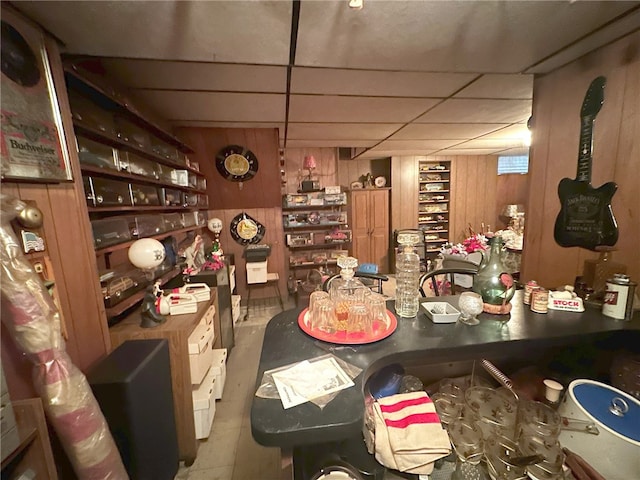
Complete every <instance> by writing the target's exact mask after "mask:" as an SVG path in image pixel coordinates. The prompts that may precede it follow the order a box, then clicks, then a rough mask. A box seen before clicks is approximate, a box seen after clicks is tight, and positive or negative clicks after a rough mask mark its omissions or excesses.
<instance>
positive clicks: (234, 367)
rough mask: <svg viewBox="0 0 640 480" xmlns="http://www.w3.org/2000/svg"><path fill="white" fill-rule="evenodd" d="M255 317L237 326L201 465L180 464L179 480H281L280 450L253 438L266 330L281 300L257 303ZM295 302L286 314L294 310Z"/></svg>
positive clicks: (201, 450) (198, 462)
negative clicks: (254, 406)
mask: <svg viewBox="0 0 640 480" xmlns="http://www.w3.org/2000/svg"><path fill="white" fill-rule="evenodd" d="M251 303H252V305H251V314H250V316H249V318H248V319H247V320H246V321H243V320H242V319H243V318H244V317H243V315H244V311H243V312H241V315H240V319H239V320H238V322H237V323H236V326H235V341H236V344H235V347H234V348H233V350H232V352H231V355H230V356H229V358H228V360H227V377H226V382H225V386H224V392H223V394H222V399H221V400H218V401H217V404H216V413H215V416H214V419H213V427H212V428H211V434H210V436H209V438H208V439H206V440H201V441H200V446H199V447H198V455H197V457H196V461H195V462H194V463H193V465H191V466H190V467H188V468H187V467H185V466H184V464H182V463H181V465H180V470H179V471H178V475H176V477H175V479H176V480H280V479H281V473H280V450H279V449H277V448H266V447H263V446H261V445H259V444H257V443H256V442H255V441H254V440H253V437H252V436H251V417H250V415H251V402H252V399H253V394H254V388H255V381H256V373H257V369H258V362H259V361H260V351H261V350H262V339H263V337H264V329H265V326H266V325H267V323H268V322H269V320H270V319H271V318H272V317H273V316H274V315H276V314H278V313H279V312H280V311H281V310H280V306H279V305H278V304H277V300H276V299H265V300H264V301H262V302H258V301H256V302H255V303H254V302H253V300H252V302H251ZM293 307H294V303H293V300H290V301H289V302H287V303H285V308H287V309H288V308H293Z"/></svg>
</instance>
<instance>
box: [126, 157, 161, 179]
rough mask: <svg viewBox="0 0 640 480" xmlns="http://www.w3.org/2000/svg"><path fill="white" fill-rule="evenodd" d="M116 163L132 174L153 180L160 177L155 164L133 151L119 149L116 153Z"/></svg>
mask: <svg viewBox="0 0 640 480" xmlns="http://www.w3.org/2000/svg"><path fill="white" fill-rule="evenodd" d="M118 165H119V166H120V170H123V171H125V172H129V173H131V174H133V175H141V176H143V177H148V178H153V179H155V180H159V179H160V174H159V172H158V171H157V168H156V165H157V164H156V163H154V162H152V161H151V160H147V159H146V158H142V157H141V156H140V155H136V154H135V153H131V152H124V151H121V152H120V154H119V155H118Z"/></svg>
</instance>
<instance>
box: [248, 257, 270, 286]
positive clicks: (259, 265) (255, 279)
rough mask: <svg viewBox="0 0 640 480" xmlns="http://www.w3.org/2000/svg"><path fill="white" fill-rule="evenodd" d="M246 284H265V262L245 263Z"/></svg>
mask: <svg viewBox="0 0 640 480" xmlns="http://www.w3.org/2000/svg"><path fill="white" fill-rule="evenodd" d="M246 265H247V283H267V260H265V261H264V262H247V264H246Z"/></svg>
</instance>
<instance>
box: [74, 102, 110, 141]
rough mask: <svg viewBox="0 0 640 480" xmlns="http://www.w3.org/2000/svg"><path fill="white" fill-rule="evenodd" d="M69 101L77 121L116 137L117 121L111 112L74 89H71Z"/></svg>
mask: <svg viewBox="0 0 640 480" xmlns="http://www.w3.org/2000/svg"><path fill="white" fill-rule="evenodd" d="M69 103H70V106H71V114H72V115H73V119H74V120H75V121H76V122H78V123H79V124H81V125H82V126H85V127H88V128H90V129H91V130H96V131H98V132H102V133H103V134H105V135H107V136H109V137H112V138H115V137H116V127H115V122H114V119H113V115H112V114H111V113H109V112H107V111H105V110H103V109H101V108H100V107H98V106H97V105H96V104H95V103H93V102H92V101H91V100H89V99H87V98H85V97H83V96H82V95H80V94H78V93H76V92H75V91H74V90H69Z"/></svg>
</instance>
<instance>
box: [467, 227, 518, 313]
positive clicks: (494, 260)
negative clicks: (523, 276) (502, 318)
mask: <svg viewBox="0 0 640 480" xmlns="http://www.w3.org/2000/svg"><path fill="white" fill-rule="evenodd" d="M473 291H474V292H476V293H479V294H480V295H481V296H482V300H483V302H484V311H485V312H487V313H492V314H497V315H504V314H507V313H509V312H510V311H511V303H509V301H510V300H511V299H512V298H513V295H514V294H515V292H516V285H515V282H514V280H513V277H512V276H511V274H510V273H508V271H507V269H506V267H505V266H504V264H503V262H502V237H500V236H495V237H493V238H492V239H491V250H490V254H489V257H488V260H487V261H483V262H482V264H481V265H480V268H479V270H478V273H477V275H476V277H475V279H474V282H473Z"/></svg>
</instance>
